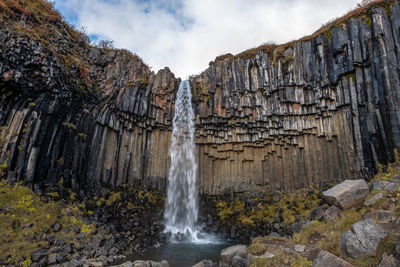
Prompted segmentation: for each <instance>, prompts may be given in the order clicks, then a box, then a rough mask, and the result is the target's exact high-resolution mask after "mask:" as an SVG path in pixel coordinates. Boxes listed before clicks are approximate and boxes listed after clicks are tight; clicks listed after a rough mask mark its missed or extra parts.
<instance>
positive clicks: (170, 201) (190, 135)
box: [164, 81, 198, 242]
mask: <svg viewBox="0 0 400 267" xmlns="http://www.w3.org/2000/svg"><path fill="white" fill-rule="evenodd" d="M194 131H195V129H194V112H193V108H192V94H191V92H190V83H189V81H182V82H181V84H180V85H179V90H178V93H177V96H176V101H175V115H174V119H173V124H172V137H171V148H170V156H171V166H170V169H169V175H168V192H167V202H166V207H165V212H164V219H165V221H166V230H165V231H166V232H170V233H171V234H172V239H173V240H175V241H176V240H186V241H193V242H196V241H198V237H197V235H198V233H197V232H198V231H197V227H196V222H197V213H198V197H197V186H196V175H197V164H196V160H195V156H194V151H195V143H194Z"/></svg>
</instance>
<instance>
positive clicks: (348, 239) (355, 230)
mask: <svg viewBox="0 0 400 267" xmlns="http://www.w3.org/2000/svg"><path fill="white" fill-rule="evenodd" d="M386 236H387V233H386V231H385V229H383V228H382V227H380V226H379V225H377V224H376V223H375V222H374V221H373V220H371V219H366V220H363V221H360V222H357V223H355V224H353V226H352V227H351V229H350V230H348V231H346V232H345V233H344V234H343V235H342V236H341V237H340V238H339V246H340V250H341V253H342V255H343V256H345V257H348V256H350V257H353V258H361V257H364V256H375V254H376V249H377V248H378V245H379V243H380V242H381V240H382V239H383V238H384V237H386Z"/></svg>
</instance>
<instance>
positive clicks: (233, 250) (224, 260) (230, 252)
mask: <svg viewBox="0 0 400 267" xmlns="http://www.w3.org/2000/svg"><path fill="white" fill-rule="evenodd" d="M235 256H239V257H241V258H247V246H245V245H236V246H232V247H228V248H226V249H224V250H222V251H221V256H220V259H221V261H220V266H221V267H230V266H232V264H233V258H234V257H235ZM236 261H237V260H236Z"/></svg>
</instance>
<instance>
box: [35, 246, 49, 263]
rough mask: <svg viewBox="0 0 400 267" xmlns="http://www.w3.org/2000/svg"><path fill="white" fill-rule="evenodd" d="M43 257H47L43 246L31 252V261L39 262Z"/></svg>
mask: <svg viewBox="0 0 400 267" xmlns="http://www.w3.org/2000/svg"><path fill="white" fill-rule="evenodd" d="M43 258H47V251H46V250H45V249H43V248H41V249H37V250H35V251H33V252H32V253H31V260H32V262H39V261H40V260H41V259H43Z"/></svg>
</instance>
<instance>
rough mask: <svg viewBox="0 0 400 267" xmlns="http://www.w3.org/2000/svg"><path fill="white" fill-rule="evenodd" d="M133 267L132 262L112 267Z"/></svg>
mask: <svg viewBox="0 0 400 267" xmlns="http://www.w3.org/2000/svg"><path fill="white" fill-rule="evenodd" d="M132 266H133V263H132V262H130V261H127V262H124V263H122V264H119V265H114V266H112V267H132Z"/></svg>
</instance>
